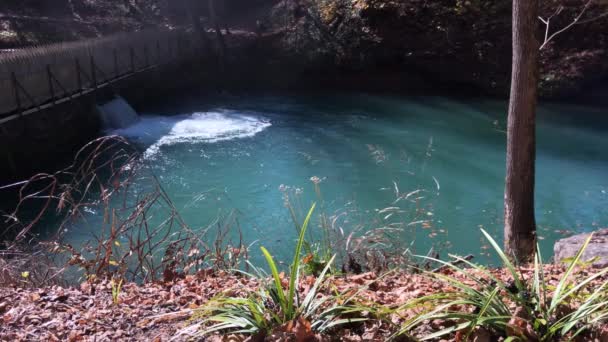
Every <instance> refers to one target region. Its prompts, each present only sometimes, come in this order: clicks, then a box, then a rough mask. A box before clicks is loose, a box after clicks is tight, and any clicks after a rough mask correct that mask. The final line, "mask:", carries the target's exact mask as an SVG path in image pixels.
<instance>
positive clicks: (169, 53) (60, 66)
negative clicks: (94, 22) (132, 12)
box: [0, 29, 196, 123]
mask: <svg viewBox="0 0 608 342" xmlns="http://www.w3.org/2000/svg"><path fill="white" fill-rule="evenodd" d="M195 48H196V46H195V43H194V40H193V38H192V36H191V35H190V34H189V33H188V32H186V31H183V30H179V29H175V30H168V29H158V30H146V31H140V32H133V33H122V34H117V35H112V36H107V37H103V38H96V39H92V40H84V41H77V42H69V43H60V44H52V45H46V46H39V47H32V48H26V49H19V50H15V51H11V52H5V53H0V123H2V122H6V121H9V120H12V119H14V118H16V117H19V116H22V115H27V114H30V113H32V112H36V111H39V110H41V109H44V108H48V107H50V106H53V105H55V104H57V103H60V102H66V101H70V100H72V99H74V98H76V97H79V96H81V95H83V94H87V93H90V92H92V91H95V90H96V89H98V88H102V87H105V86H108V85H111V84H112V83H114V82H116V81H118V80H121V79H124V78H127V77H130V76H131V75H134V74H136V73H139V72H142V71H145V70H149V69H151V68H156V67H158V66H161V65H164V64H168V63H171V62H174V61H175V60H178V59H183V58H186V57H187V56H190V55H191V53H192V52H193V51H194V49H195Z"/></svg>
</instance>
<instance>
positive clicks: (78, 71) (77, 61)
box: [76, 57, 82, 92]
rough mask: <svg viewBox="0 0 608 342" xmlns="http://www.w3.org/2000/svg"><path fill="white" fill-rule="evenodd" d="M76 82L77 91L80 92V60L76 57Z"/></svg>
mask: <svg viewBox="0 0 608 342" xmlns="http://www.w3.org/2000/svg"><path fill="white" fill-rule="evenodd" d="M76 84H77V85H78V91H79V92H82V76H80V61H79V60H78V57H76Z"/></svg>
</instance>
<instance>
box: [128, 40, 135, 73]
mask: <svg viewBox="0 0 608 342" xmlns="http://www.w3.org/2000/svg"><path fill="white" fill-rule="evenodd" d="M129 55H130V56H131V73H134V72H135V51H133V47H132V46H131V47H129Z"/></svg>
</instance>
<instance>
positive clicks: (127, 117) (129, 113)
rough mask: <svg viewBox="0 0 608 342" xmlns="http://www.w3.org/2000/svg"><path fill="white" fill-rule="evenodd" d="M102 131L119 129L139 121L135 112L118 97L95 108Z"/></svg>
mask: <svg viewBox="0 0 608 342" xmlns="http://www.w3.org/2000/svg"><path fill="white" fill-rule="evenodd" d="M97 111H98V112H99V117H100V118H101V122H102V125H103V128H104V129H119V128H125V127H128V126H131V125H133V124H134V123H136V122H137V121H139V116H138V115H137V112H135V110H134V109H133V108H132V107H131V105H129V103H127V101H125V99H123V98H122V97H120V96H116V97H115V98H114V99H113V100H111V101H110V102H106V103H104V104H101V105H98V106H97Z"/></svg>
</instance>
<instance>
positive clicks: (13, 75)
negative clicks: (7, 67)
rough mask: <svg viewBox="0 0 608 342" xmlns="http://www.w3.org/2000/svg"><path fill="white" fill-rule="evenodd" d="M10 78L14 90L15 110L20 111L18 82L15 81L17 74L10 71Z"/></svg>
mask: <svg viewBox="0 0 608 342" xmlns="http://www.w3.org/2000/svg"><path fill="white" fill-rule="evenodd" d="M11 80H12V82H13V90H14V92H15V103H16V104H17V111H19V112H20V111H21V97H19V82H18V81H17V75H15V72H14V71H13V72H11Z"/></svg>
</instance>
